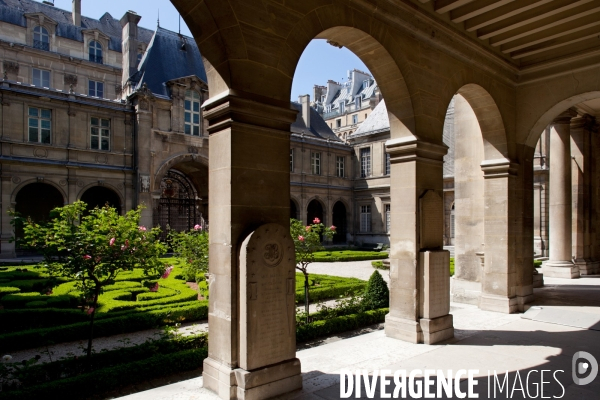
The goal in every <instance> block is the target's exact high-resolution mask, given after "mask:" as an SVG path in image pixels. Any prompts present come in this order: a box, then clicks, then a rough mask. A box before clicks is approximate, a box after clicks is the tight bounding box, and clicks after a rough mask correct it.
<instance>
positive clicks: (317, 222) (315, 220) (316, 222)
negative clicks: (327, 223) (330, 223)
mask: <svg viewBox="0 0 600 400" xmlns="http://www.w3.org/2000/svg"><path fill="white" fill-rule="evenodd" d="M320 223H321V220H320V219H319V218H315V219H314V220H313V224H320Z"/></svg>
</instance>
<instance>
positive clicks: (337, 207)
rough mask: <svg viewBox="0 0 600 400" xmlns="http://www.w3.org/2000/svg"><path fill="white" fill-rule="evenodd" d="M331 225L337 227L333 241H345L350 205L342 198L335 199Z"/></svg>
mask: <svg viewBox="0 0 600 400" xmlns="http://www.w3.org/2000/svg"><path fill="white" fill-rule="evenodd" d="M331 225H335V226H336V227H337V232H336V234H335V235H334V236H333V242H334V243H345V242H346V233H347V232H348V207H347V206H346V204H345V203H344V202H343V201H341V200H337V201H335V202H334V203H333V205H332V207H331Z"/></svg>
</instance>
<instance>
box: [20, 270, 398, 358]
mask: <svg viewBox="0 0 600 400" xmlns="http://www.w3.org/2000/svg"><path fill="white" fill-rule="evenodd" d="M308 270H309V273H313V274H325V275H333V276H343V277H350V278H352V277H353V278H359V279H364V280H368V279H369V277H370V276H371V274H372V273H373V271H374V270H375V269H374V268H373V267H372V266H371V261H351V262H337V263H313V264H311V265H310V266H309V267H308ZM380 272H381V275H382V276H383V278H384V279H385V280H386V281H387V282H388V283H389V274H388V271H385V270H380ZM335 303H336V300H329V301H325V302H323V304H324V305H327V306H328V307H331V306H334V305H335ZM317 306H318V304H311V305H310V312H311V313H312V312H315V311H317ZM298 309H299V310H300V311H304V306H303V305H301V306H299V307H298ZM177 331H178V333H179V334H181V335H184V336H186V335H191V334H197V333H200V332H207V331H208V321H198V322H190V323H184V324H182V325H181V326H180V327H179V329H178V330H177ZM162 333H163V330H162V329H149V330H145V331H138V332H132V333H124V334H121V335H113V336H105V337H100V338H96V339H94V349H95V350H96V352H101V351H103V350H114V349H118V348H121V347H130V346H134V345H137V344H141V343H144V342H146V341H148V340H150V339H159V338H160V335H161V334H162ZM86 347H87V341H85V340H80V341H77V342H68V343H60V344H56V345H53V346H49V347H47V348H46V347H40V348H36V349H28V350H22V351H17V352H13V353H11V354H10V355H11V356H12V357H13V359H12V361H13V362H20V361H22V360H29V359H31V358H33V357H35V356H36V355H40V356H41V359H40V362H49V361H50V360H54V361H56V360H58V359H60V358H63V357H70V356H74V355H79V356H82V355H84V349H85V348H86Z"/></svg>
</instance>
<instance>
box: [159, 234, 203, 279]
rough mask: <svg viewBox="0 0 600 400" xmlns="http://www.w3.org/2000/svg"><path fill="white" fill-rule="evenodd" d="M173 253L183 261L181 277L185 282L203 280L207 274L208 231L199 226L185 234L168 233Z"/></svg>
mask: <svg viewBox="0 0 600 400" xmlns="http://www.w3.org/2000/svg"><path fill="white" fill-rule="evenodd" d="M169 240H170V241H171V246H173V251H174V252H175V254H176V255H177V256H178V257H181V258H182V259H183V260H185V267H184V269H183V274H182V275H183V277H184V278H185V280H186V281H187V282H197V281H199V280H202V279H204V274H205V273H206V272H208V231H206V230H203V227H202V226H201V225H195V226H194V227H193V228H192V229H190V230H189V231H186V232H176V231H170V232H169Z"/></svg>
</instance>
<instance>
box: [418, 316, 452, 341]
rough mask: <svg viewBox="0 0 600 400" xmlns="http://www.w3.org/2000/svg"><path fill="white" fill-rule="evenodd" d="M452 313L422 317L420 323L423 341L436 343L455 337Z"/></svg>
mask: <svg viewBox="0 0 600 400" xmlns="http://www.w3.org/2000/svg"><path fill="white" fill-rule="evenodd" d="M453 320H454V319H453V317H452V314H448V315H444V316H443V317H438V318H433V319H428V318H421V319H420V320H419V323H420V325H421V329H422V330H423V343H425V344H434V343H438V342H442V341H444V340H447V339H452V338H453V337H454V325H453Z"/></svg>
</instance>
